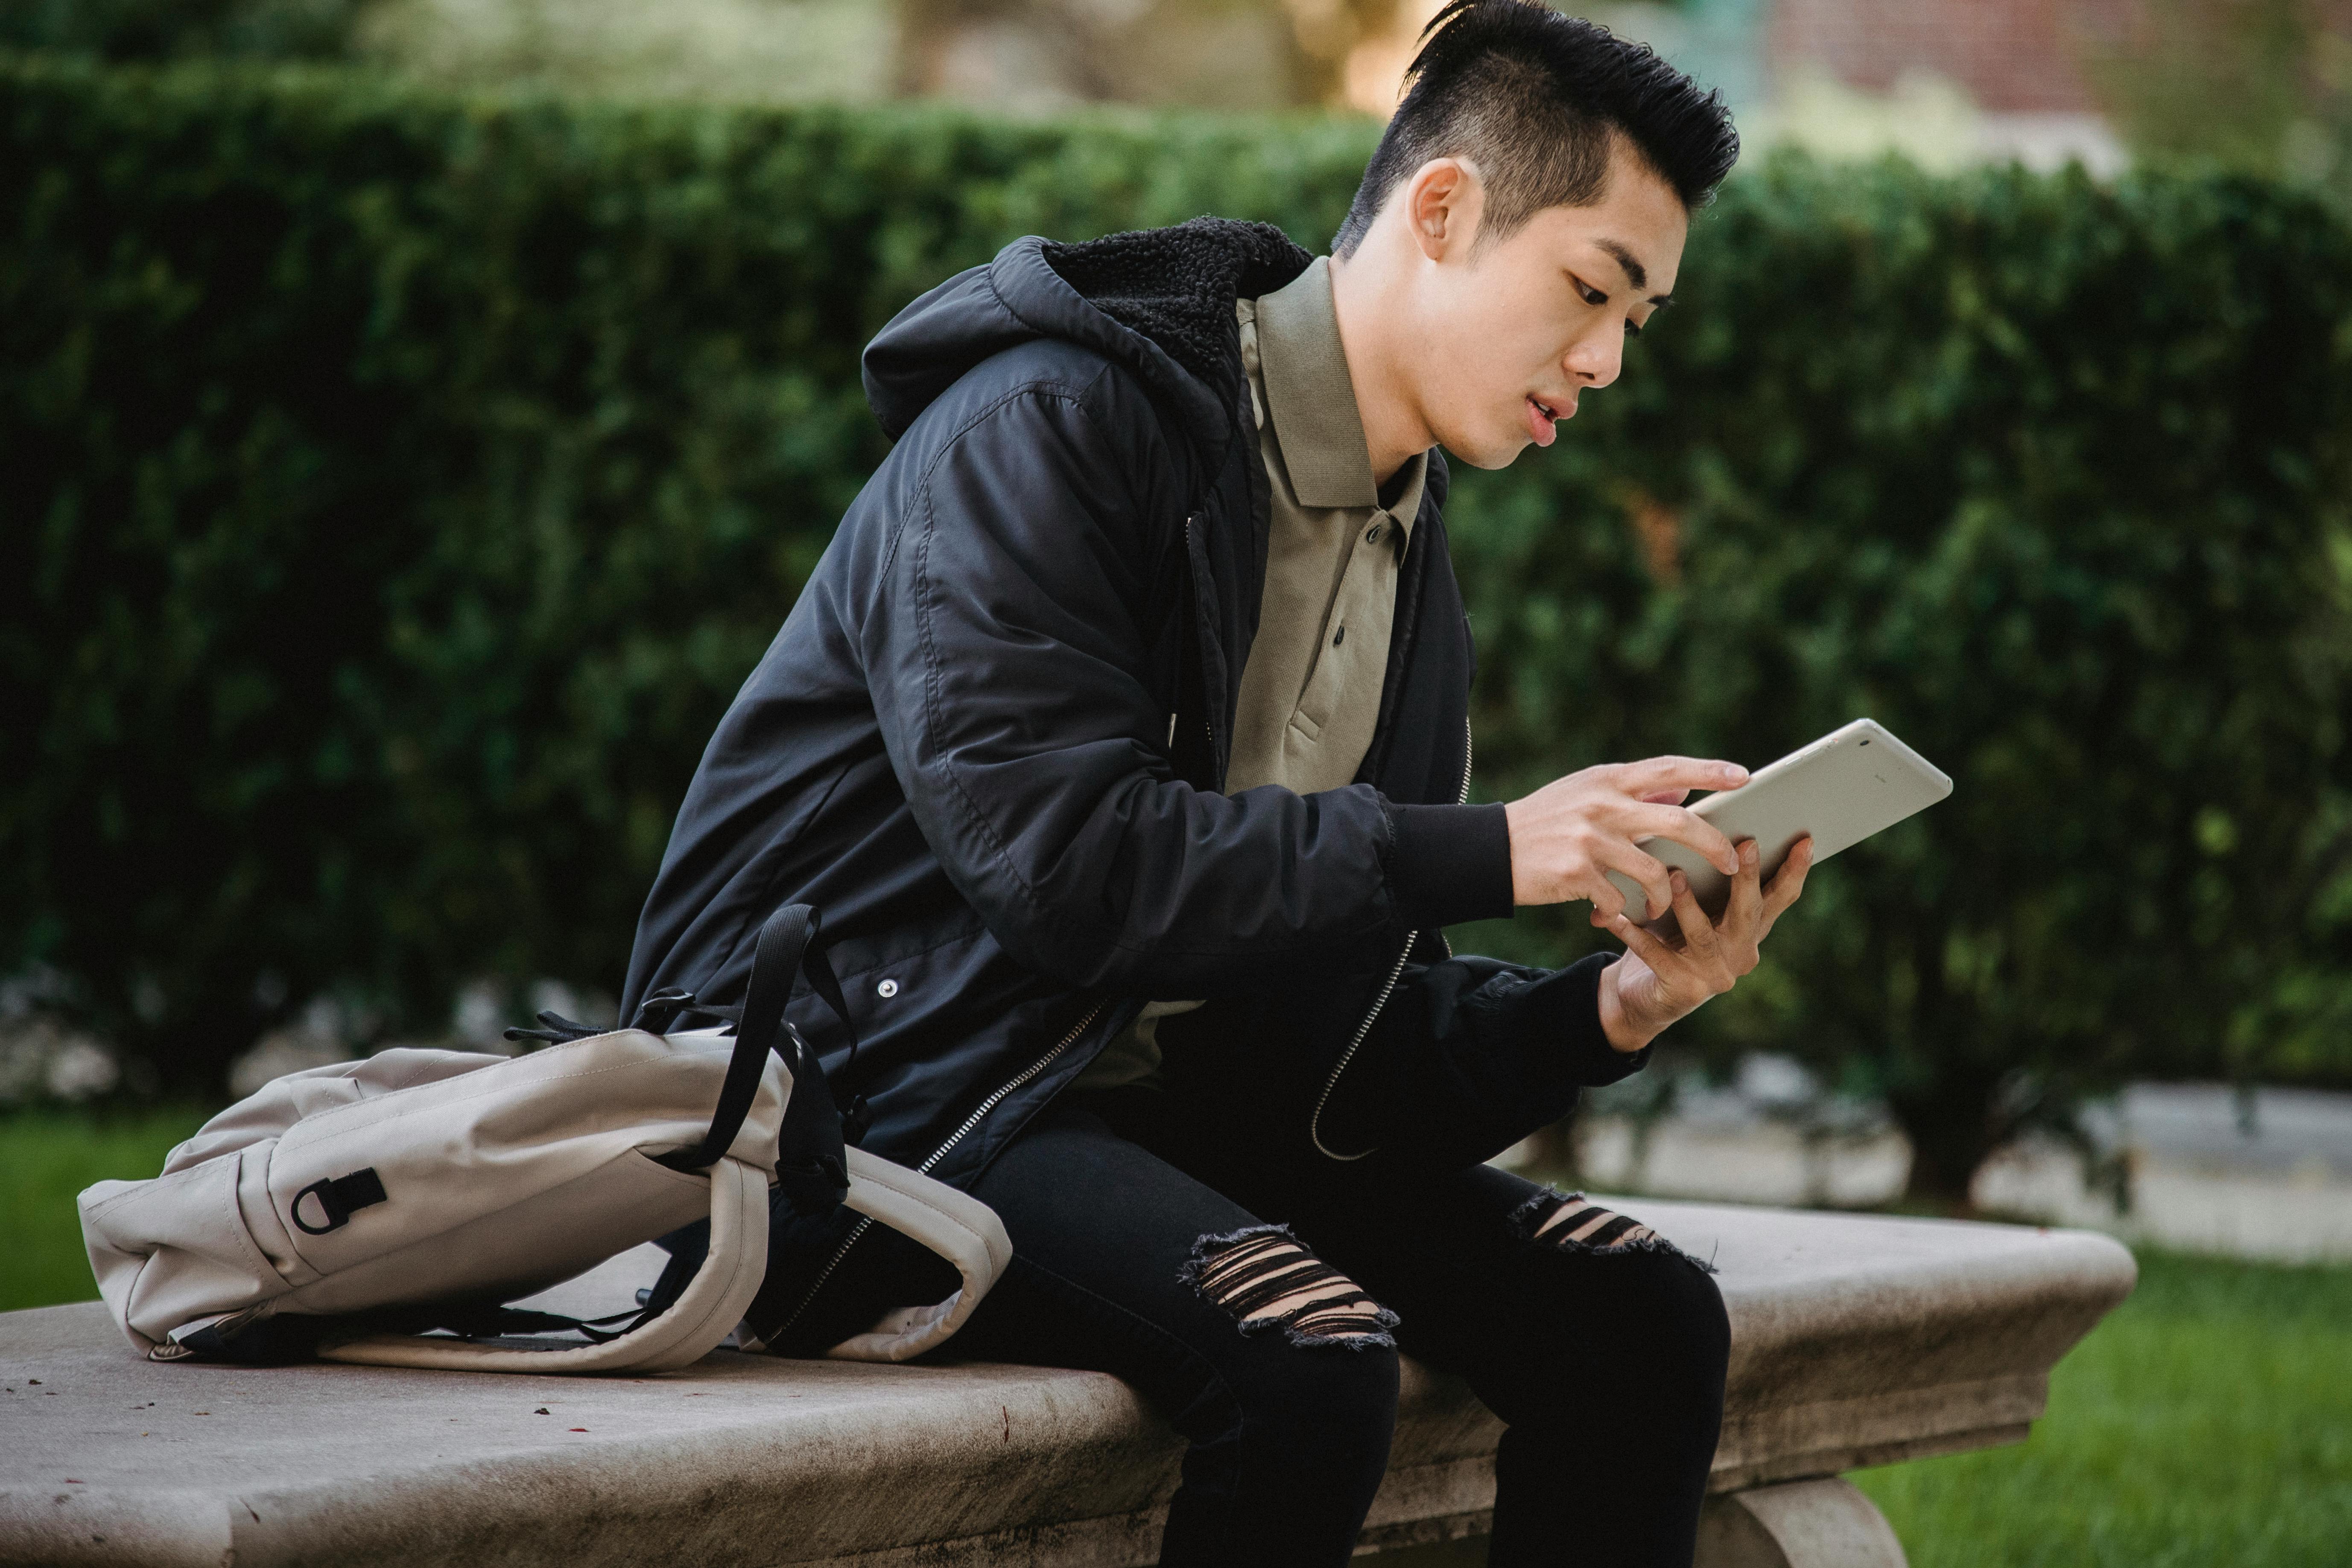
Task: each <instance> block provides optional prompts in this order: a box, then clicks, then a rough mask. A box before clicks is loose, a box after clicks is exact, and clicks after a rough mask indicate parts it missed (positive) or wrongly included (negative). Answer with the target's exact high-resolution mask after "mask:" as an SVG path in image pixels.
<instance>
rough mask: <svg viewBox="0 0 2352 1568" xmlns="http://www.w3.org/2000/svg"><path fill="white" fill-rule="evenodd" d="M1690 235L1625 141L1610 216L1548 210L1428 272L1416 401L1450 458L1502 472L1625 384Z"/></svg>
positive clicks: (1612, 183)
mask: <svg viewBox="0 0 2352 1568" xmlns="http://www.w3.org/2000/svg"><path fill="white" fill-rule="evenodd" d="M1465 195H1466V196H1467V197H1468V199H1469V202H1470V203H1472V204H1476V203H1478V202H1479V201H1480V200H1481V193H1479V192H1477V191H1476V190H1475V186H1474V187H1473V188H1472V189H1470V190H1469V191H1467V192H1465ZM1462 216H1470V217H1472V218H1473V220H1474V222H1475V214H1470V213H1465V214H1464V215H1462ZM1689 230H1690V218H1689V215H1688V214H1687V213H1685V211H1684V210H1683V205H1682V201H1681V199H1680V198H1679V197H1677V196H1676V195H1675V192H1674V187H1672V186H1671V185H1669V184H1666V183H1665V181H1664V180H1663V179H1661V178H1659V177H1658V175H1657V174H1655V173H1654V172H1653V171H1652V170H1651V169H1650V168H1649V167H1648V166H1647V165H1646V164H1644V163H1643V162H1642V161H1641V159H1640V157H1639V156H1638V155H1637V154H1636V153H1633V151H1632V150H1631V149H1630V147H1628V146H1627V145H1626V144H1625V143H1624V142H1622V141H1621V142H1619V143H1618V146H1617V148H1616V149H1615V151H1614V152H1613V153H1612V157H1611V167H1610V174H1609V184H1608V187H1607V189H1606V191H1605V192H1604V193H1603V194H1602V195H1601V200H1600V202H1599V203H1598V204H1596V205H1592V206H1585V207H1546V208H1544V209H1543V210H1542V211H1540V212H1538V213H1537V214H1536V215H1535V216H1532V217H1530V218H1529V219H1528V221H1527V222H1526V223H1525V224H1523V225H1521V226H1520V227H1519V228H1518V229H1517V232H1515V233H1513V234H1512V235H1510V236H1509V237H1507V238H1505V239H1503V240H1500V241H1494V240H1488V241H1487V242H1486V243H1483V244H1479V243H1475V242H1474V243H1473V244H1472V245H1471V246H1470V247H1468V250H1467V254H1466V255H1462V256H1460V257H1458V258H1453V259H1452V264H1447V263H1446V262H1440V263H1439V264H1437V265H1433V266H1431V267H1428V268H1425V269H1424V270H1423V272H1422V274H1421V277H1420V279H1419V280H1418V281H1419V283H1420V286H1421V287H1420V290H1419V291H1420V292H1421V293H1422V299H1421V300H1419V301H1418V304H1419V306H1420V309H1419V310H1417V311H1416V314H1417V315H1419V316H1420V318H1421V320H1422V322H1423V325H1424V326H1425V327H1426V328H1427V329H1428V330H1427V331H1426V334H1425V335H1424V336H1423V343H1424V344H1425V352H1424V354H1423V357H1422V363H1421V364H1420V365H1419V366H1418V367H1417V369H1416V373H1415V376H1414V379H1415V381H1416V382H1417V385H1416V387H1415V389H1414V390H1415V394H1416V395H1415V397H1414V401H1415V402H1416V403H1417V404H1418V405H1420V409H1421V412H1422V415H1423V418H1424V419H1425V420H1426V421H1427V423H1428V426H1429V428H1430V430H1431V431H1432V432H1433V434H1434V435H1435V436H1436V437H1437V438H1438V440H1439V441H1440V442H1442V443H1443V444H1444V447H1445V449H1446V450H1447V451H1449V452H1451V453H1453V454H1454V456H1455V457H1457V458H1461V459H1462V460H1463V461H1464V462H1465V463H1468V464H1470V465H1471V466H1472V467H1474V468H1503V467H1505V466H1507V464H1509V463H1510V461H1511V460H1512V459H1513V458H1517V456H1518V455H1519V454H1520V452H1522V451H1524V450H1525V449H1526V448H1527V447H1528V444H1529V443H1530V442H1532V443H1534V444H1535V445H1536V446H1538V447H1549V446H1550V445H1551V443H1552V437H1553V436H1554V434H1555V432H1554V427H1553V426H1554V421H1556V420H1560V419H1567V418H1571V417H1573V416H1574V415H1575V413H1576V403H1577V399H1578V398H1579V397H1580V395H1583V394H1584V393H1586V392H1588V391H1591V390H1592V389H1593V388H1596V387H1602V386H1607V385H1608V384H1610V383H1611V382H1612V381H1614V380H1616V379H1617V372H1618V371H1619V369H1620V368H1621V367H1622V363H1623V359H1624V352H1625V340H1626V339H1627V338H1628V337H1629V336H1631V335H1632V334H1633V333H1635V332H1638V331H1641V330H1642V328H1643V323H1645V322H1646V321H1649V319H1650V317H1651V316H1652V315H1654V313H1655V312H1656V311H1657V310H1658V309H1659V308H1660V307H1661V306H1662V305H1664V303H1665V302H1666V299H1667V296H1669V295H1670V294H1672V293H1673V292H1674V287H1675V273H1676V272H1677V271H1678V270H1679V269H1680V268H1681V266H1682V256H1683V242H1684V240H1685V237H1687V236H1688V234H1689Z"/></svg>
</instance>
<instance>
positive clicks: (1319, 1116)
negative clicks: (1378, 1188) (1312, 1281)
mask: <svg viewBox="0 0 2352 1568" xmlns="http://www.w3.org/2000/svg"><path fill="white" fill-rule="evenodd" d="M1476 750H1477V742H1476V739H1475V737H1474V736H1473V735H1472V734H1471V732H1470V721H1469V720H1468V719H1467V718H1465V719H1464V720H1463V721H1462V788H1461V790H1460V792H1459V793H1458V794H1457V795H1455V796H1454V805H1469V804H1470V764H1471V763H1472V761H1473V759H1474V758H1475V754H1476ZM1420 935H1421V933H1420V932H1419V931H1408V932H1407V933H1406V934H1405V939H1404V948H1403V951H1402V952H1399V953H1398V954H1397V955H1396V963H1393V964H1391V966H1390V968H1389V977H1388V982H1387V984H1383V985H1382V986H1381V990H1380V994H1379V995H1377V996H1374V997H1373V998H1372V1005H1371V1009H1370V1011H1369V1012H1367V1013H1366V1014H1365V1015H1364V1019H1363V1022H1362V1023H1360V1024H1358V1025H1357V1026H1356V1033H1355V1037H1353V1038H1352V1039H1350V1040H1349V1042H1348V1048H1347V1049H1346V1050H1344V1051H1341V1052H1340V1053H1339V1065H1338V1066H1336V1067H1334V1068H1332V1069H1331V1076H1330V1077H1329V1078H1328V1079H1324V1080H1323V1092H1322V1093H1321V1094H1319V1095H1318V1096H1316V1098H1315V1110H1314V1113H1313V1114H1312V1115H1310V1116H1308V1117H1307V1139H1308V1141H1309V1142H1312V1143H1313V1144H1314V1145H1315V1147H1316V1149H1317V1151H1318V1152H1320V1153H1321V1154H1322V1155H1323V1156H1324V1157H1325V1158H1327V1159H1331V1160H1361V1159H1364V1158H1366V1157H1367V1156H1370V1155H1372V1154H1376V1153H1378V1152H1380V1148H1379V1145H1377V1144H1375V1145H1374V1146H1373V1147H1371V1148H1370V1149H1367V1150H1365V1151H1364V1152H1363V1153H1361V1154H1341V1153H1338V1152H1334V1151H1333V1150H1332V1149H1331V1148H1330V1147H1329V1146H1328V1145H1327V1144H1326V1143H1325V1142H1323V1108H1324V1107H1325V1106H1327V1105H1328V1104H1330V1103H1331V1091H1332V1090H1333V1089H1338V1088H1339V1075H1340V1074H1341V1073H1343V1072H1346V1071H1347V1070H1348V1064H1349V1062H1351V1061H1354V1060H1355V1059H1356V1051H1357V1048H1358V1047H1360V1046H1362V1045H1363V1043H1364V1037H1365V1036H1367V1035H1369V1034H1370V1033H1371V1032H1372V1022H1373V1020H1374V1019H1376V1018H1378V1017H1379V1016H1381V1008H1383V1007H1385V1006H1387V1005H1389V998H1390V997H1391V995H1393V994H1395V993H1396V988H1397V982H1398V981H1400V980H1402V979H1403V978H1404V965H1405V960H1406V959H1408V958H1410V957H1411V956H1412V944H1413V942H1414V940H1415V939H1416V938H1418V937H1419V936H1420ZM1438 940H1439V941H1440V942H1444V941H1445V933H1444V931H1440V932H1438ZM1445 952H1446V956H1448V957H1449V958H1450V957H1452V956H1453V953H1454V944H1453V943H1451V942H1446V945H1445Z"/></svg>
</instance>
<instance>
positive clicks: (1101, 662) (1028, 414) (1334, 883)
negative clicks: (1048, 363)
mask: <svg viewBox="0 0 2352 1568" xmlns="http://www.w3.org/2000/svg"><path fill="white" fill-rule="evenodd" d="M955 402H956V400H954V399H952V398H951V399H950V400H947V403H946V404H943V405H941V406H939V407H935V408H934V409H933V410H932V411H931V412H930V414H929V415H927V416H926V417H925V419H924V420H923V421H922V422H920V423H919V425H918V426H917V427H916V428H915V429H914V430H912V431H910V432H909V433H908V439H907V441H906V442H904V443H902V445H901V447H899V449H898V451H896V452H894V453H893V454H892V458H891V465H890V467H891V468H893V470H894V473H893V478H892V479H891V481H890V486H889V489H887V491H886V494H887V498H888V501H889V504H890V505H891V507H892V509H893V511H894V515H895V521H894V523H893V525H892V526H891V528H890V529H889V530H888V532H887V543H885V544H884V545H883V546H881V547H879V548H878V549H877V559H876V560H875V561H874V563H872V567H871V571H870V574H869V575H868V577H867V580H866V588H865V590H864V591H865V592H866V595H868V597H867V598H866V602H865V604H864V605H863V606H862V610H863V615H862V618H861V625H860V631H859V637H860V639H861V649H860V652H861V657H862V660H863V662H864V664H865V667H866V679H867V687H868V689H869V691H870V692H871V694H872V697H873V700H874V704H875V709H876V712H877V717H878V719H879V721H880V726H881V731H882V735H883V741H884V744H885V746H886V747H887V751H888V752H889V756H890V761H891V764H892V766H893V767H894V769H895V770H896V772H897V773H898V780H899V783H900V785H901V787H902V788H903V789H904V790H905V792H906V795H907V797H908V801H909V803H910V804H911V806H912V809H913V812H914V815H915V817H916V820H917V823H918V825H919V826H920V828H921V830H922V832H923V835H924V837H925V838H926V840H927V841H928V842H929V845H930V847H931V849H932V851H933V853H934V854H935V855H937V857H938V858H939V859H940V863H941V865H942V866H943V867H944V868H945V869H946V872H947V874H948V876H949V877H950V879H951V880H953V882H954V883H955V885H956V887H957V888H958V889H959V890H960V891H961V892H962V894H963V895H964V897H965V898H967V899H968V900H971V904H972V905H973V907H974V908H975V909H976V910H978V911H979V912H980V914H981V917H982V920H984V921H986V922H987V924H988V926H989V929H990V930H991V931H992V932H993V933H994V934H995V936H996V938H997V940H998V941H1000V942H1003V944H1004V946H1005V947H1006V949H1007V950H1008V951H1010V952H1012V953H1013V954H1014V955H1015V956H1016V957H1018V958H1019V959H1021V960H1022V961H1023V962H1024V963H1028V964H1030V965H1032V966H1033V967H1034V968H1036V969H1038V970H1039V971H1041V972H1043V973H1048V974H1051V975H1053V976H1055V978H1057V979H1060V980H1063V981H1065V982H1066V983H1067V984H1073V985H1079V986H1107V987H1112V988H1116V989H1120V990H1125V991H1128V992H1129V993H1131V994H1156V995H1162V996H1213V995H1217V994H1227V993H1231V992H1234V991H1236V990H1241V989H1246V988H1248V987H1249V986H1251V985H1253V984H1261V983H1263V982H1264V981H1265V979H1267V978H1268V977H1270V976H1271V975H1273V974H1275V973H1279V972H1280V971H1281V970H1282V969H1283V968H1284V967H1286V966H1288V965H1291V964H1294V963H1297V962H1298V961H1299V960H1300V959H1301V957H1302V956H1304V955H1310V954H1317V953H1321V952H1339V951H1341V950H1345V949H1349V948H1360V946H1361V945H1362V944H1363V943H1364V942H1365V941H1366V940H1367V939H1368V938H1379V937H1381V936H1382V935H1384V934H1385V933H1402V931H1405V930H1408V929H1411V928H1413V927H1417V926H1430V925H1435V924H1438V923H1441V922H1443V921H1449V920H1459V919H1464V918H1468V917H1469V914H1470V912H1471V911H1472V910H1474V909H1475V913H1476V914H1481V915H1483V914H1488V913H1494V912H1496V910H1493V909H1492V908H1491V907H1489V906H1491V904H1492V902H1493V886H1492V884H1493V880H1494V879H1493V874H1492V870H1493V868H1494V866H1495V865H1496V863H1497V862H1498V861H1499V864H1500V865H1501V867H1502V868H1503V875H1504V878H1505V891H1504V901H1505V902H1506V903H1507V900H1508V892H1507V876H1508V837H1507V829H1505V828H1504V826H1503V825H1502V822H1501V814H1500V808H1499V807H1484V806H1465V807H1416V808H1412V812H1411V813H1410V816H1407V814H1404V813H1400V812H1399V811H1398V810H1397V809H1396V808H1394V807H1392V806H1391V805H1390V803H1388V802H1387V801H1386V800H1384V799H1383V798H1382V797H1381V795H1380V794H1379V793H1378V792H1377V791H1376V790H1374V789H1372V788H1371V787H1370V786H1369V785H1352V786H1349V787H1348V788H1345V789H1339V790H1331V791H1328V792H1324V793H1321V794H1318V795H1307V796H1300V795H1294V794H1292V793H1290V792H1289V791H1286V790H1282V789H1271V788H1270V789H1258V790H1252V791H1248V792H1246V793H1244V794H1242V795H1235V796H1231V797H1228V796H1224V795H1216V794H1213V793H1209V792H1205V791H1199V790H1195V789H1193V788H1192V787H1191V786H1190V785H1188V784H1185V783H1183V782H1182V781H1181V780H1179V779H1178V778H1176V777H1175V776H1174V773H1173V770H1172V769H1171V766H1170V763H1169V761H1168V756H1167V750H1166V748H1167V743H1168V735H1169V728H1170V723H1171V715H1170V712H1169V709H1168V707H1167V706H1166V703H1165V701H1164V700H1163V698H1162V697H1161V696H1160V695H1157V694H1155V693H1154V692H1153V691H1152V690H1151V689H1150V688H1149V686H1148V685H1147V683H1146V681H1145V679H1144V678H1143V675H1142V673H1141V672H1142V671H1143V670H1145V669H1146V668H1148V661H1147V635H1148V634H1147V627H1146V626H1145V625H1144V624H1143V621H1144V617H1145V616H1146V615H1147V614H1148V613H1149V611H1148V609H1147V604H1148V601H1149V600H1150V598H1151V595H1150V594H1149V593H1148V591H1147V590H1148V588H1149V586H1150V584H1149V583H1148V582H1147V581H1146V575H1147V572H1148V570H1149V561H1150V556H1151V553H1152V547H1151V544H1150V532H1149V517H1148V511H1147V507H1146V505H1145V503H1144V501H1143V500H1142V499H1141V498H1139V495H1138V494H1137V493H1136V490H1137V488H1138V486H1139V482H1140V483H1141V484H1143V485H1147V486H1148V485H1150V484H1151V483H1152V482H1153V481H1154V480H1155V479H1156V478H1158V479H1172V478H1173V476H1172V475H1171V474H1169V473H1168V472H1167V468H1168V465H1167V463H1166V461H1165V460H1164V458H1163V459H1162V460H1161V461H1160V466H1159V468H1158V469H1157V470H1156V471H1155V468H1154V466H1153V463H1152V462H1151V461H1150V460H1149V454H1148V453H1147V454H1145V455H1144V456H1143V457H1139V456H1138V453H1137V450H1136V448H1137V447H1139V446H1145V445H1148V444H1150V442H1151V441H1153V440H1156V437H1148V436H1146V435H1143V434H1139V432H1148V431H1150V430H1152V429H1154V428H1155V427H1156V423H1157V422H1156V419H1155V418H1154V416H1152V414H1151V411H1150V408H1149V407H1148V405H1145V403H1144V399H1143V395H1142V393H1141V392H1140V391H1139V389H1137V388H1135V387H1134V386H1132V385H1131V384H1129V383H1128V382H1127V381H1126V379H1125V378H1123V377H1120V376H1118V375H1116V374H1108V373H1106V374H1100V375H1098V376H1097V377H1096V378H1095V379H1094V380H1093V381H1092V382H1091V383H1089V384H1087V385H1083V386H1072V385H1068V384H1061V383H1055V382H1051V381H1045V382H1031V383H1028V384H1022V385H1018V386H1014V387H1012V388H1010V389H1007V390H1004V391H1002V392H1000V393H998V394H997V395H994V396H993V397H992V399H991V400H989V401H988V402H986V403H985V404H984V405H982V406H980V407H978V408H971V407H967V406H950V405H953V404H955ZM926 426H929V428H926ZM1172 488H1173V487H1172V486H1171V489H1172ZM1162 529H1163V533H1164V531H1165V524H1163V525H1162ZM1432 813H1437V814H1438V815H1437V816H1434V817H1433V816H1431V815H1430V814H1432ZM1498 837H1499V839H1500V853H1499V856H1498V855H1497V854H1496V839H1497V838H1498ZM1465 846H1471V847H1479V848H1477V849H1476V852H1475V857H1474V856H1473V855H1472V854H1471V852H1469V851H1465V848H1464V847H1465ZM1465 858H1474V859H1475V864H1476V865H1477V866H1478V867H1479V868H1481V870H1482V871H1483V872H1484V873H1485V874H1484V877H1483V879H1481V878H1480V877H1479V876H1475V875H1469V874H1465V870H1464V863H1465Z"/></svg>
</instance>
